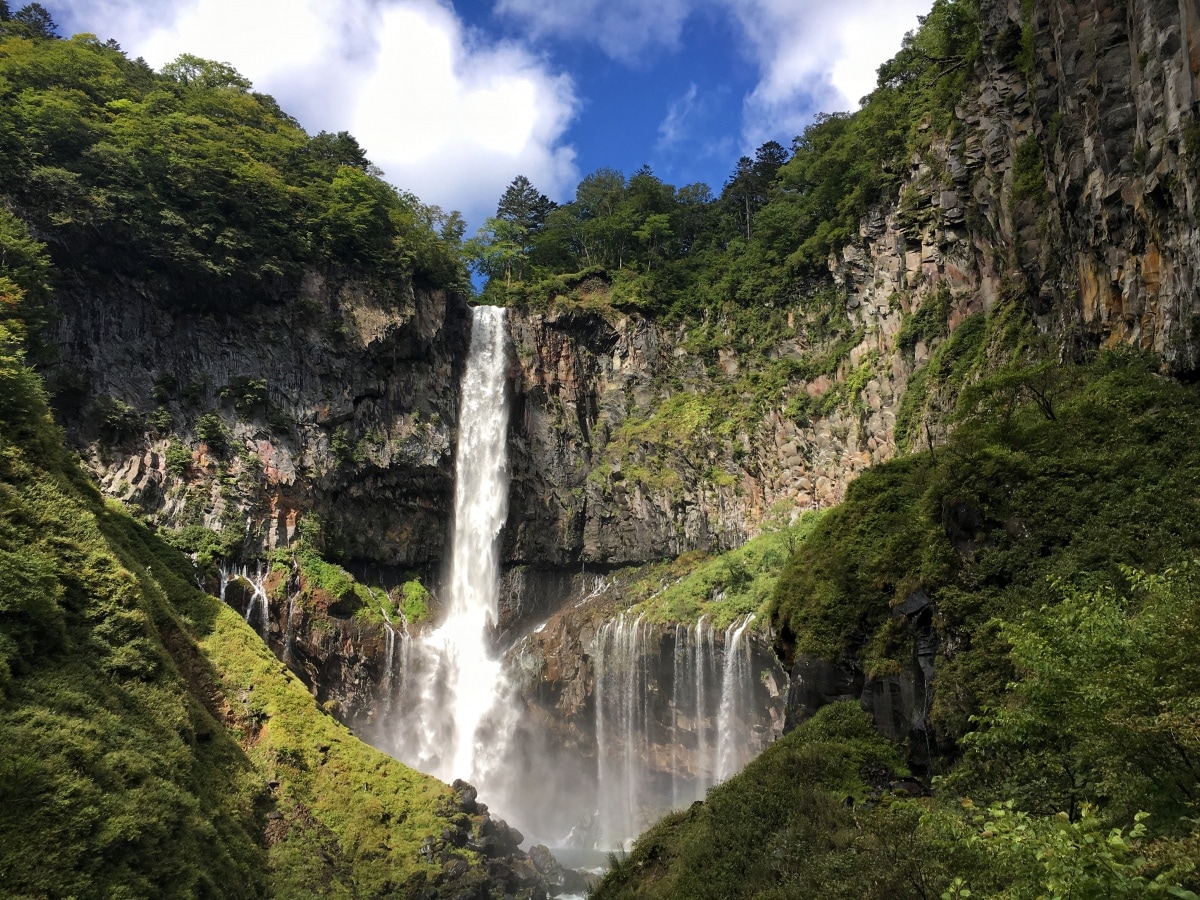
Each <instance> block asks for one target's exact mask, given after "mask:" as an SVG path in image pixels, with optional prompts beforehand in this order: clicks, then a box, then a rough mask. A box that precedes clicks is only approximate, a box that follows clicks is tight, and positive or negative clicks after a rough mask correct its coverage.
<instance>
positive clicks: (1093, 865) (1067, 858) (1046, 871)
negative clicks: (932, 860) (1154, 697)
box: [942, 801, 1197, 900]
mask: <svg viewBox="0 0 1200 900" xmlns="http://www.w3.org/2000/svg"><path fill="white" fill-rule="evenodd" d="M964 806H965V809H966V819H967V822H968V823H969V824H968V827H969V828H971V830H970V831H967V832H966V833H965V834H964V837H963V840H964V841H965V842H966V843H967V844H968V845H969V846H971V847H973V848H978V849H982V850H983V851H984V853H985V854H986V863H985V864H984V865H981V866H980V869H982V870H983V871H981V872H979V873H978V874H976V875H975V876H974V877H973V878H970V877H968V878H964V877H962V876H959V878H957V879H956V883H955V884H954V885H953V887H952V889H951V891H950V892H949V893H948V894H943V895H942V896H943V897H947V896H949V897H971V896H981V897H997V898H1009V900H1018V898H1020V900H1025V898H1028V900H1035V898H1036V900H1043V898H1044V900H1069V898H1072V897H1105V898H1114V900H1115V898H1138V897H1179V898H1183V900H1197V895H1196V894H1195V893H1194V892H1192V891H1189V890H1187V889H1186V888H1184V887H1182V886H1181V885H1180V884H1179V883H1178V882H1177V881H1175V880H1174V879H1173V878H1172V876H1171V875H1170V874H1168V873H1167V872H1159V873H1158V874H1156V875H1153V876H1150V875H1147V874H1146V868H1147V865H1146V862H1147V861H1146V859H1145V857H1144V856H1142V855H1140V854H1141V853H1142V852H1144V850H1145V848H1146V837H1147V828H1146V823H1145V820H1146V819H1147V818H1148V814H1147V813H1144V812H1142V813H1137V814H1136V815H1135V816H1134V819H1133V825H1132V827H1129V828H1110V827H1107V826H1106V825H1105V824H1104V822H1103V821H1102V820H1100V819H1099V818H1098V817H1097V816H1096V814H1095V810H1093V809H1092V808H1091V807H1090V806H1087V805H1085V806H1084V807H1083V808H1081V809H1080V811H1079V816H1078V817H1077V818H1076V819H1071V818H1070V817H1069V816H1067V815H1066V814H1065V813H1061V814H1059V815H1056V816H1050V817H1047V818H1037V817H1034V816H1031V815H1029V814H1028V813H1026V812H1023V811H1021V810H1019V809H1016V808H1015V805H1014V804H1013V802H1012V801H1008V802H1006V803H1003V804H998V805H996V806H993V807H990V808H989V809H988V810H987V811H986V812H979V811H976V810H975V809H974V805H973V804H972V803H971V802H970V801H965V803H964ZM960 827H961V826H960ZM970 884H975V885H977V887H976V889H975V891H972V890H971V889H970V887H968V885H970ZM981 884H982V886H983V887H984V888H986V889H985V890H981V889H980V885H981Z"/></svg>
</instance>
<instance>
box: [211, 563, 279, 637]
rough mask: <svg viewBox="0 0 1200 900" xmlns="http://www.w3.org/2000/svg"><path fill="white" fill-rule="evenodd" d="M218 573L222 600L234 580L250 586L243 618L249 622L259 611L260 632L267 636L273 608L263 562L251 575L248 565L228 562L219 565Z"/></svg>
mask: <svg viewBox="0 0 1200 900" xmlns="http://www.w3.org/2000/svg"><path fill="white" fill-rule="evenodd" d="M217 573H218V576H219V578H220V582H219V588H218V591H219V593H218V596H219V597H220V598H221V600H222V601H224V600H225V592H226V590H227V589H228V587H229V585H230V583H232V582H234V581H241V582H244V583H245V584H246V586H247V587H248V588H250V598H249V600H247V602H246V609H245V611H244V613H243V618H245V620H246V622H247V624H249V623H250V619H251V618H252V617H253V616H254V613H255V612H257V613H258V621H259V624H260V626H261V630H260V631H259V634H260V635H262V636H263V637H264V638H265V637H266V635H267V630H268V628H269V626H270V624H271V608H270V601H269V598H268V597H267V587H266V578H267V570H266V569H264V568H263V564H262V563H261V562H260V563H258V565H257V567H256V568H255V571H254V574H253V575H251V574H250V568H249V567H248V566H238V567H236V568H233V567H231V566H229V565H228V564H227V563H221V564H220V565H219V566H218V567H217Z"/></svg>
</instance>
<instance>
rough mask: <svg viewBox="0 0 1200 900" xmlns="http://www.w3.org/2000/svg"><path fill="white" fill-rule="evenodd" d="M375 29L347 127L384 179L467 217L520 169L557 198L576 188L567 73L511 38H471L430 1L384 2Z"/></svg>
mask: <svg viewBox="0 0 1200 900" xmlns="http://www.w3.org/2000/svg"><path fill="white" fill-rule="evenodd" d="M376 36H377V39H378V41H379V43H380V45H381V46H382V48H383V50H382V52H381V53H380V54H379V57H378V59H377V61H376V64H375V66H374V67H373V69H372V71H371V72H370V74H369V75H368V77H366V78H365V79H364V80H363V81H362V82H361V83H360V84H359V89H358V93H357V95H356V97H355V100H354V108H353V114H352V118H353V124H354V127H353V129H352V130H353V131H354V133H355V134H356V135H358V137H359V139H360V140H361V141H362V143H363V146H364V147H367V148H368V149H369V152H370V153H371V154H372V159H374V160H375V162H376V163H378V164H379V165H380V166H381V167H382V168H383V169H384V171H386V172H387V173H388V176H389V178H391V179H392V180H394V181H395V182H396V183H398V184H414V185H415V184H418V183H419V184H420V185H422V190H423V191H424V193H422V194H421V196H422V197H423V199H427V200H430V201H434V202H438V203H439V204H441V205H443V206H446V207H448V208H456V209H462V210H463V212H464V213H466V214H467V217H468V220H469V221H471V222H473V223H478V222H480V221H481V220H482V217H483V216H486V215H490V214H492V213H493V212H495V208H496V202H497V200H498V199H499V197H500V195H501V194H502V193H503V191H504V188H505V187H506V186H507V184H508V183H509V182H510V181H511V180H512V179H513V177H514V176H516V175H517V174H525V175H527V176H528V177H529V178H530V179H531V180H532V181H533V182H534V184H536V185H537V186H538V189H539V190H541V191H543V192H544V193H548V194H551V195H552V196H556V197H559V198H562V197H563V196H564V195H565V194H567V193H568V192H569V190H570V189H572V188H574V186H575V182H576V181H577V180H578V179H577V174H578V173H577V171H576V168H575V164H574V158H575V154H574V151H573V150H572V149H571V148H569V147H565V146H563V145H562V144H561V143H560V141H561V138H562V135H563V133H564V132H565V130H566V128H567V126H568V124H569V122H570V120H571V117H572V116H573V115H574V113H575V109H576V106H577V103H576V99H575V95H574V90H573V86H572V82H571V80H570V78H569V77H567V76H566V75H562V74H557V75H556V74H553V73H550V72H548V71H546V69H545V68H544V65H543V63H542V62H541V61H540V60H537V59H536V58H534V57H532V56H531V55H529V54H528V53H527V52H526V51H524V50H522V49H521V48H519V47H516V46H514V45H511V44H502V45H492V46H487V45H481V44H479V43H477V42H476V40H475V39H474V38H473V36H472V35H470V34H468V33H466V32H465V30H464V29H463V27H462V24H461V22H460V21H459V20H458V19H457V17H456V16H455V15H454V13H453V12H452V11H451V10H449V9H447V8H445V7H442V6H439V5H437V4H436V3H433V2H413V3H403V4H395V5H392V6H390V7H387V8H385V9H384V10H383V11H382V13H381V21H380V23H379V31H378V33H377V35H376ZM419 193H420V192H419ZM426 195H428V196H426Z"/></svg>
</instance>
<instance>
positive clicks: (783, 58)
mask: <svg viewBox="0 0 1200 900" xmlns="http://www.w3.org/2000/svg"><path fill="white" fill-rule="evenodd" d="M729 5H730V11H731V13H732V14H733V15H734V16H736V18H737V20H738V21H739V22H740V23H741V26H742V30H743V32H744V34H745V36H746V40H747V41H748V44H749V48H750V51H751V53H752V54H753V57H754V59H755V60H756V62H757V65H758V67H759V70H760V80H759V82H758V85H757V86H756V87H755V89H754V90H753V91H752V92H751V93H750V95H749V96H748V97H747V98H746V103H745V108H744V114H743V123H742V135H743V138H744V140H745V142H746V146H747V147H751V146H757V145H758V144H761V143H762V142H763V141H764V140H768V139H770V138H772V137H777V136H778V135H779V134H781V133H783V134H788V135H794V134H799V133H800V131H802V130H803V128H804V126H805V125H806V124H807V123H808V122H809V121H810V119H811V113H812V111H814V110H825V111H829V112H833V111H837V110H848V109H856V108H857V107H858V101H859V100H860V99H861V98H862V97H864V96H865V95H866V94H868V93H870V92H871V90H872V89H873V88H874V87H875V73H876V70H877V69H878V68H879V65H880V64H881V63H883V62H885V61H886V60H888V59H890V58H891V57H892V56H894V55H895V53H896V51H897V50H899V49H900V42H901V40H902V38H903V37H904V34H905V32H907V31H911V30H912V29H914V28H916V27H917V16H918V15H920V14H923V13H925V12H928V10H929V7H930V5H931V4H930V2H929V0H853V2H845V3H840V4H830V3H826V2H823V0H740V2H739V0H732V2H730V4H729Z"/></svg>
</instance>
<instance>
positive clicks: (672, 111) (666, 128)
mask: <svg viewBox="0 0 1200 900" xmlns="http://www.w3.org/2000/svg"><path fill="white" fill-rule="evenodd" d="M698 93H699V91H698V90H697V89H696V84H695V82H692V83H691V84H690V85H688V89H687V91H686V92H684V95H683V96H682V97H677V98H676V99H674V100H672V101H671V103H670V105H669V106H668V107H667V115H666V116H665V117H664V118H663V120H662V121H661V122H659V123H658V149H660V150H662V149H665V148H667V147H670V146H673V145H674V144H678V143H679V142H680V141H682V140H683V139H684V138H686V137H687V135H688V131H689V120H690V119H691V118H693V116H694V115H695V113H696V110H697V108H698V106H699V103H698V101H697V99H696V97H697V94H698Z"/></svg>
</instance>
